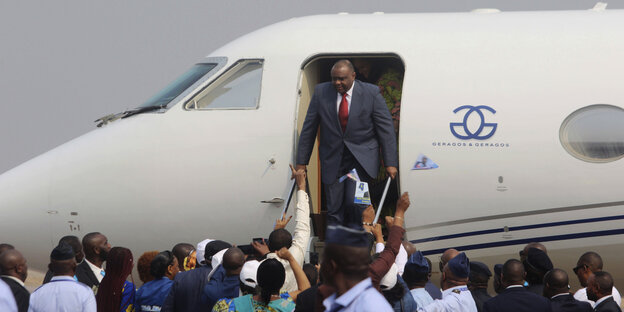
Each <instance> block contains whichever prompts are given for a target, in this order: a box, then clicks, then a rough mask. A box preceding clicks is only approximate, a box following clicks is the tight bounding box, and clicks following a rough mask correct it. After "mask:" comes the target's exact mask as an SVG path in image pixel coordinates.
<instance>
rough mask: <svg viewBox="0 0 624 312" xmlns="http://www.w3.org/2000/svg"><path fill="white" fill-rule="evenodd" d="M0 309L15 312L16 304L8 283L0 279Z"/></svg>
mask: <svg viewBox="0 0 624 312" xmlns="http://www.w3.org/2000/svg"><path fill="white" fill-rule="evenodd" d="M0 311H7V312H17V304H15V298H13V292H12V291H11V288H10V287H9V285H7V284H6V283H5V282H4V281H3V280H1V279H0Z"/></svg>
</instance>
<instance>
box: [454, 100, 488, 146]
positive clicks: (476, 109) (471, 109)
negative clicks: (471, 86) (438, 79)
mask: <svg viewBox="0 0 624 312" xmlns="http://www.w3.org/2000/svg"><path fill="white" fill-rule="evenodd" d="M464 109H467V110H468V111H467V112H466V114H465V115H464V120H463V122H451V123H450V127H451V133H453V135H454V136H455V137H456V138H458V139H462V140H470V139H475V140H485V139H489V138H490V137H491V136H493V135H494V132H496V127H497V126H498V124H496V123H487V122H485V116H483V112H482V110H484V109H485V110H487V111H489V112H490V113H492V114H496V111H495V110H494V109H493V108H491V107H489V106H485V105H479V106H471V105H464V106H460V107H458V108H456V109H455V110H453V113H456V114H457V112H459V111H461V110H464ZM472 113H477V115H479V118H480V119H479V128H477V130H476V131H474V132H472V131H470V129H469V128H468V118H470V115H472ZM457 127H462V128H463V129H464V133H466V135H462V134H459V133H457V131H455V128H457ZM486 127H488V128H490V129H491V130H490V132H489V133H487V134H485V135H481V132H483V129H485V128H486Z"/></svg>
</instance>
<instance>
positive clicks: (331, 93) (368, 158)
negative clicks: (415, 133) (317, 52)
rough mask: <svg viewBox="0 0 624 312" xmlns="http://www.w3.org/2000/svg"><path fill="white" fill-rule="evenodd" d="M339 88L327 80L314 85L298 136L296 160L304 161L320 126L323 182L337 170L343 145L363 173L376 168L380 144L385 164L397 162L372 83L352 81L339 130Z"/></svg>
mask: <svg viewBox="0 0 624 312" xmlns="http://www.w3.org/2000/svg"><path fill="white" fill-rule="evenodd" d="M337 97H338V92H337V91H336V89H335V88H334V86H333V85H332V84H331V83H330V82H325V83H321V84H319V85H317V86H316V87H315V88H314V95H313V96H312V100H311V101H310V107H309V108H308V112H307V115H306V118H305V122H304V123H303V128H302V129H301V135H300V136H299V146H298V147H297V164H300V165H307V164H308V161H309V160H310V155H311V154H312V149H313V147H314V142H315V140H316V133H317V130H318V129H319V127H320V145H319V156H320V159H321V175H322V182H323V183H325V184H331V183H334V182H335V181H336V179H337V178H338V175H339V174H342V173H340V172H339V171H340V162H341V160H342V152H343V150H344V146H346V147H347V148H348V149H349V151H351V153H352V154H353V156H354V157H355V158H356V159H357V161H358V163H359V164H360V165H361V166H362V167H363V168H364V170H365V171H366V173H367V174H368V175H369V176H371V177H372V178H375V177H376V176H377V173H378V171H379V146H380V145H381V147H382V155H383V160H384V165H385V166H394V167H396V166H398V156H397V143H396V135H395V133H394V125H393V123H392V117H391V116H390V112H389V111H388V106H386V101H385V100H384V99H383V97H382V96H381V93H379V88H378V87H377V86H375V85H372V84H369V83H364V82H361V81H359V80H355V81H354V88H353V94H352V97H351V107H350V110H349V119H348V121H347V128H346V130H345V132H344V133H343V132H342V128H341V127H340V122H339V120H338V112H337V108H336V101H337Z"/></svg>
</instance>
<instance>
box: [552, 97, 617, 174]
mask: <svg viewBox="0 0 624 312" xmlns="http://www.w3.org/2000/svg"><path fill="white" fill-rule="evenodd" d="M559 139H560V140H561V144H562V145H563V147H564V148H565V150H566V151H567V152H568V153H570V154H571V155H572V156H574V157H576V158H578V159H580V160H583V161H587V162H596V163H603V162H610V161H614V160H618V159H620V158H622V157H624V109H622V108H619V107H617V106H613V105H607V104H596V105H590V106H587V107H583V108H581V109H579V110H577V111H575V112H573V113H572V114H570V116H568V117H567V118H566V119H565V120H564V121H563V124H562V125H561V129H560V130H559Z"/></svg>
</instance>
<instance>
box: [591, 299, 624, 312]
mask: <svg viewBox="0 0 624 312" xmlns="http://www.w3.org/2000/svg"><path fill="white" fill-rule="evenodd" d="M594 311H596V312H622V309H620V307H619V306H618V305H617V303H616V302H615V300H613V297H611V298H609V299H607V300H605V301H603V302H601V303H600V304H598V305H596V306H595V307H594Z"/></svg>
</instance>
